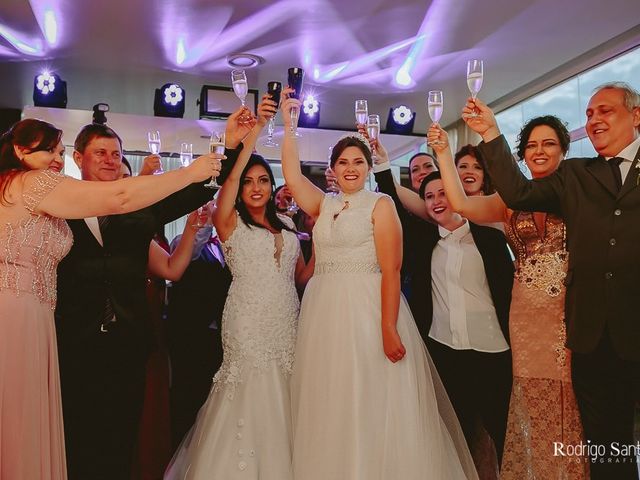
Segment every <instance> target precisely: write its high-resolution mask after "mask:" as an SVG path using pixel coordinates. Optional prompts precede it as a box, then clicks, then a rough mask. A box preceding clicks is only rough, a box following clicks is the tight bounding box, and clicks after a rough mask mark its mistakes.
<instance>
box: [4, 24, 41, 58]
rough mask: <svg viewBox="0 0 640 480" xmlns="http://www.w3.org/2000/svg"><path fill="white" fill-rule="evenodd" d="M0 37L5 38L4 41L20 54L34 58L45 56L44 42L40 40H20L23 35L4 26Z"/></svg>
mask: <svg viewBox="0 0 640 480" xmlns="http://www.w3.org/2000/svg"><path fill="white" fill-rule="evenodd" d="M0 36H2V37H4V39H5V40H6V41H7V42H9V43H10V44H11V45H12V46H13V47H14V48H15V49H16V50H18V51H19V52H20V53H24V54H25V55H29V56H32V57H41V56H42V55H44V49H43V48H42V40H41V39H40V38H32V39H30V40H27V39H23V38H20V37H21V35H20V34H19V33H18V32H16V31H15V30H13V29H11V28H9V27H7V26H5V25H2V24H0Z"/></svg>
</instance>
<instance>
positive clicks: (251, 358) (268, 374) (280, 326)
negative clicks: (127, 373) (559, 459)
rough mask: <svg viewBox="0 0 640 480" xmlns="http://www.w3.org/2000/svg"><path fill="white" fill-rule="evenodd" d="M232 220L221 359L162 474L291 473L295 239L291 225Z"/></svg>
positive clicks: (272, 477) (257, 479)
mask: <svg viewBox="0 0 640 480" xmlns="http://www.w3.org/2000/svg"><path fill="white" fill-rule="evenodd" d="M281 219H282V220H283V222H288V223H287V224H288V225H289V226H293V223H292V222H291V220H290V219H288V218H286V217H282V218H281ZM237 222H238V223H237V226H236V229H235V230H234V232H233V234H232V235H231V236H230V237H229V238H228V239H227V241H226V242H224V243H223V244H222V247H223V250H224V255H225V260H226V262H227V264H228V265H229V268H230V270H231V273H232V274H233V281H232V283H231V287H230V288H229V295H228V297H227V301H226V304H225V307H224V312H223V315H222V344H223V349H224V359H223V363H222V366H221V367H220V370H219V371H218V373H216V376H215V377H214V382H213V387H212V388H211V392H210V393H209V397H208V399H207V401H206V402H205V404H204V405H203V407H202V408H201V409H200V412H199V413H198V418H197V419H196V423H195V425H194V426H193V428H192V429H191V431H190V432H189V433H188V434H187V436H186V437H185V440H184V441H183V443H182V445H181V446H180V447H179V448H178V451H177V452H176V454H175V456H174V459H173V461H172V463H171V465H170V466H169V468H168V469H167V473H165V479H170V480H187V479H188V480H204V479H207V480H211V479H213V480H240V479H243V480H244V479H247V480H290V479H291V403H290V390H289V379H290V375H291V369H292V364H293V352H294V347H295V336H296V323H297V318H298V310H299V302H298V294H297V292H296V288H295V283H294V275H295V267H296V262H297V260H298V256H299V254H300V244H299V242H298V238H297V237H296V235H295V234H294V233H293V232H290V231H287V230H282V233H281V234H277V235H274V234H272V233H271V232H269V231H268V230H265V229H263V228H258V227H249V226H247V225H245V223H244V222H243V221H242V219H241V218H240V217H238V220H237ZM202 301H203V302H206V301H207V299H206V298H203V299H202Z"/></svg>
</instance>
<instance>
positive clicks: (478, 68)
mask: <svg viewBox="0 0 640 480" xmlns="http://www.w3.org/2000/svg"><path fill="white" fill-rule="evenodd" d="M483 78H484V63H483V61H482V60H469V61H468V62H467V87H469V91H470V92H471V98H473V99H474V100H475V99H476V97H477V96H478V92H479V91H480V89H481V88H482V80H483ZM470 116H471V117H477V116H478V114H477V113H476V112H473V113H471V115H470Z"/></svg>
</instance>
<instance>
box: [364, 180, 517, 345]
mask: <svg viewBox="0 0 640 480" xmlns="http://www.w3.org/2000/svg"><path fill="white" fill-rule="evenodd" d="M375 176H376V182H377V183H378V187H379V188H380V191H382V192H384V193H386V194H388V195H390V196H391V198H392V199H393V202H394V203H395V205H396V210H397V211H398V216H399V217H400V222H401V223H402V230H403V248H404V252H403V262H402V265H403V271H404V275H406V276H407V278H408V281H409V282H410V291H411V292H412V295H411V297H410V298H408V299H407V300H408V302H409V306H410V307H411V311H412V312H413V316H414V318H415V321H416V325H417V326H418V330H420V334H421V335H422V338H423V340H424V341H425V343H426V341H427V338H428V337H429V330H430V329H431V323H432V321H433V299H432V296H431V257H432V255H433V249H434V248H435V247H436V244H437V243H438V241H439V240H440V233H439V232H438V227H437V226H436V225H434V224H432V223H429V222H427V221H425V220H422V219H421V218H418V217H416V216H415V215H412V214H411V213H409V212H408V211H407V210H406V209H405V208H404V206H403V205H402V202H401V201H400V198H399V197H398V194H397V192H396V187H395V184H394V183H393V177H392V174H391V171H390V170H385V171H382V172H378V173H376V174H375ZM469 227H470V229H471V235H472V236H473V240H474V242H475V244H476V247H477V248H478V251H479V252H480V255H481V256H482V263H483V264H484V269H485V274H486V276H487V282H488V283H489V290H490V291H491V298H492V300H493V305H494V307H495V309H496V315H497V316H498V322H499V323H500V329H501V330H502V334H503V335H504V338H505V339H506V341H507V343H510V342H509V308H510V307H511V289H512V288H513V271H514V268H513V262H512V260H511V255H510V254H509V249H508V248H507V241H506V239H505V237H504V234H503V233H502V232H501V231H499V230H497V229H495V228H492V227H485V226H480V225H476V224H475V223H471V222H469ZM407 259H408V260H407Z"/></svg>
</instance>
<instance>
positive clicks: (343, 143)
mask: <svg viewBox="0 0 640 480" xmlns="http://www.w3.org/2000/svg"><path fill="white" fill-rule="evenodd" d="M348 147H357V148H359V149H360V151H361V152H362V155H363V156H364V158H365V160H366V161H367V163H368V164H369V166H372V165H373V160H372V158H371V151H370V150H369V148H368V147H367V146H366V145H365V143H364V142H363V141H362V140H360V139H358V138H356V137H344V138H343V139H341V140H338V143H336V144H335V145H334V146H333V148H332V149H331V157H330V160H329V165H330V166H331V168H333V167H334V166H335V164H336V161H337V160H338V157H340V155H341V154H342V152H344V151H345V149H347V148H348Z"/></svg>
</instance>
